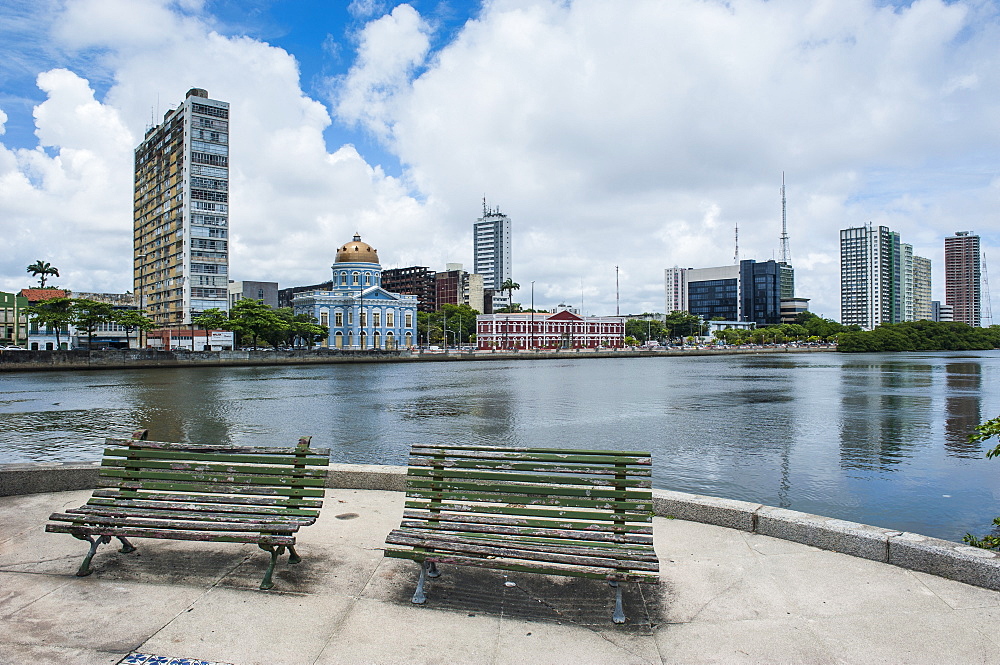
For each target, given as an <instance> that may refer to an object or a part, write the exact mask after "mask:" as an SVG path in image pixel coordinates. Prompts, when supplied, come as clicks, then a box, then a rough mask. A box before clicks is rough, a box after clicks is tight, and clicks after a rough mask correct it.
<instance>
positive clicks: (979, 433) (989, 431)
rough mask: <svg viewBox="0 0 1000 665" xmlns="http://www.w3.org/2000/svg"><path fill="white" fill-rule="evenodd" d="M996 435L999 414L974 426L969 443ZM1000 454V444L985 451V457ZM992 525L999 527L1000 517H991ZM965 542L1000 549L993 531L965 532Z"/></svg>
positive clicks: (999, 430) (999, 537)
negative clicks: (983, 534) (975, 534)
mask: <svg viewBox="0 0 1000 665" xmlns="http://www.w3.org/2000/svg"><path fill="white" fill-rule="evenodd" d="M993 437H996V438H997V439H998V440H1000V416H997V417H996V418H993V419H992V420H987V421H986V422H984V423H982V424H981V425H977V426H976V433H975V434H970V435H969V443H982V442H983V441H988V440H989V439H992V438H993ZM998 456H1000V444H997V446H996V447H995V448H993V449H991V450H987V451H986V457H987V458H990V459H991V458H993V457H998ZM993 524H994V526H997V527H1000V517H994V518H993ZM962 540H964V541H965V542H967V543H969V544H970V545H972V546H973V547H982V548H983V549H988V550H1000V535H997V534H995V533H992V534H987V535H985V536H983V537H982V538H976V537H975V536H973V535H972V534H971V533H967V534H965V537H964V538H962Z"/></svg>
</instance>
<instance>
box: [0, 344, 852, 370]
mask: <svg viewBox="0 0 1000 665" xmlns="http://www.w3.org/2000/svg"><path fill="white" fill-rule="evenodd" d="M835 350H836V348H834V347H782V346H777V347H747V348H731V349H696V348H689V349H670V350H662V351H651V350H639V349H625V350H611V349H602V350H600V351H593V350H590V349H586V350H576V349H566V350H558V351H542V350H538V351H448V352H445V351H416V350H414V351H409V350H406V351H379V350H373V351H343V350H338V349H310V350H298V351H156V350H152V349H128V350H125V349H122V350H105V351H87V350H85V349H81V350H74V351H4V352H0V373H2V372H39V371H52V370H89V369H142V368H151V367H248V366H257V365H261V366H267V365H328V364H337V363H402V362H463V361H470V360H552V359H567V358H661V357H688V356H718V355H756V354H761V353H822V352H829V351H835Z"/></svg>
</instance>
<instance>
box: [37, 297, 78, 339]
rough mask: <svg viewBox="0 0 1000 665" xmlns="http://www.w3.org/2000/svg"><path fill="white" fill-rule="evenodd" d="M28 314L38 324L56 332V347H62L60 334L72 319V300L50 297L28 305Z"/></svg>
mask: <svg viewBox="0 0 1000 665" xmlns="http://www.w3.org/2000/svg"><path fill="white" fill-rule="evenodd" d="M28 314H29V315H30V316H31V317H32V320H33V321H34V322H35V323H36V324H37V325H38V326H39V327H41V326H44V327H46V328H48V329H49V330H52V331H54V332H55V334H56V348H57V349H58V348H61V347H62V340H61V334H62V333H64V332H67V328H66V326H67V325H69V323H70V322H71V321H72V319H73V301H72V300H71V299H69V298H50V299H49V300H43V301H41V302H39V303H36V304H34V305H31V306H30V307H28Z"/></svg>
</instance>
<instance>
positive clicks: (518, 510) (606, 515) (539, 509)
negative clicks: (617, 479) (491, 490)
mask: <svg viewBox="0 0 1000 665" xmlns="http://www.w3.org/2000/svg"><path fill="white" fill-rule="evenodd" d="M411 495H412V494H411ZM573 503H581V502H576V501H574V502H573ZM586 503H587V505H585V506H569V505H566V502H565V501H562V502H558V501H553V502H551V505H550V506H546V505H543V504H540V503H538V501H537V500H536V501H535V502H532V503H530V504H525V503H523V502H522V503H521V504H518V505H516V506H513V505H510V504H500V503H456V502H449V503H442V502H440V501H435V500H433V499H430V500H426V499H425V500H409V501H406V502H405V503H404V504H403V505H404V507H406V508H413V509H416V510H429V511H446V512H451V513H469V514H481V515H519V516H523V517H540V518H545V519H564V518H577V519H587V520H592V521H602V520H603V521H618V522H624V523H625V524H640V523H649V522H652V520H653V518H652V515H651V513H650V511H651V510H652V504H630V503H626V502H618V503H617V504H610V503H607V502H593V501H590V502H586ZM528 506H531V507H528ZM601 509H603V510H601Z"/></svg>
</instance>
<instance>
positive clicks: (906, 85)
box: [344, 0, 1000, 317]
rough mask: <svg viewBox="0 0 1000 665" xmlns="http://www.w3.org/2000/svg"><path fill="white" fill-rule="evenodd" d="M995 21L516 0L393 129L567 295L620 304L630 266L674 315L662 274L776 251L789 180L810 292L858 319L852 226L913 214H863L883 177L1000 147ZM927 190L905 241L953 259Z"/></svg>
mask: <svg viewBox="0 0 1000 665" xmlns="http://www.w3.org/2000/svg"><path fill="white" fill-rule="evenodd" d="M981 11H989V9H988V8H987V9H983V8H982V7H978V6H975V5H972V4H971V3H962V2H956V3H951V4H945V3H943V2H940V1H939V0H921V1H918V2H914V3H913V4H912V5H911V6H910V7H907V8H901V9H894V8H891V7H878V6H875V5H874V4H873V3H871V2H869V1H867V0H846V1H844V0H841V1H838V2H832V1H827V0H816V1H813V2H791V1H785V2H762V1H760V0H738V1H733V2H726V3H722V2H702V1H695V0H679V1H678V2H671V3H663V2H658V1H655V0H647V1H642V0H637V1H635V2H629V3H614V4H610V3H606V2H601V1H599V0H577V1H575V2H571V3H566V2H557V1H555V0H553V1H552V2H544V1H533V2H529V1H514V0H510V1H505V0H497V1H496V2H492V3H489V4H487V5H486V7H485V9H484V12H483V14H482V15H481V16H480V17H479V19H478V20H475V21H471V22H469V23H468V24H467V25H466V26H465V28H464V30H462V31H461V33H460V34H459V35H458V36H457V37H456V39H455V40H454V41H453V42H452V43H450V44H448V45H447V46H445V47H444V48H443V49H442V50H441V51H440V52H439V53H437V54H435V56H434V58H433V59H432V60H431V61H430V64H429V65H428V67H427V70H426V71H425V72H423V73H422V74H421V75H420V76H419V77H418V78H416V79H415V80H413V81H412V83H411V84H410V85H409V86H408V87H402V88H401V87H398V86H396V89H397V92H396V93H395V94H394V95H393V96H392V97H391V98H390V99H388V100H387V99H384V98H382V99H379V106H378V112H379V114H380V115H379V117H378V121H379V123H380V126H382V127H389V128H391V129H392V131H391V132H379V135H380V136H382V137H383V138H384V140H385V141H386V144H387V145H388V146H390V147H391V148H392V149H393V150H394V151H395V152H396V153H397V154H398V155H399V157H400V159H401V161H402V162H403V163H404V164H407V165H408V166H409V167H410V170H409V172H408V175H409V177H410V178H412V181H413V182H414V183H415V185H416V186H417V187H418V188H419V190H420V191H422V192H425V193H429V194H433V195H434V196H436V197H438V198H440V199H441V200H444V201H447V202H449V203H450V204H451V205H452V206H453V207H457V206H458V205H459V204H462V203H464V202H465V201H470V200H471V199H472V197H473V196H476V195H479V194H480V193H486V194H487V196H488V197H489V198H490V199H491V200H495V201H497V202H499V203H500V204H501V206H502V207H503V208H504V210H505V212H509V213H511V214H512V216H513V218H514V223H515V236H516V239H515V256H514V262H515V277H517V278H519V279H520V280H521V281H522V282H524V281H525V280H527V279H528V278H529V277H531V278H536V279H537V280H538V281H539V282H543V281H544V282H545V283H546V284H548V285H549V286H550V287H551V289H552V290H554V291H556V290H558V289H559V288H560V286H561V285H565V288H566V290H567V292H568V295H567V297H572V293H573V292H575V291H576V290H577V288H576V286H575V285H576V284H577V283H578V282H579V280H580V279H581V278H583V279H584V280H586V281H587V282H588V284H591V285H592V286H593V287H594V288H595V289H598V290H600V291H601V292H602V293H603V294H604V295H603V297H601V298H598V299H597V300H596V301H595V302H594V305H595V307H597V306H598V305H601V306H603V308H604V310H605V311H606V310H607V308H608V306H609V303H610V302H611V300H610V298H611V296H612V295H613V286H612V285H611V284H610V283H609V281H608V275H609V274H611V272H610V271H611V268H610V267H611V266H614V265H621V266H628V268H629V279H628V281H627V283H626V282H623V288H624V289H625V291H626V292H627V293H628V296H627V298H628V301H629V302H630V303H631V309H636V310H640V309H655V310H657V311H658V310H660V309H662V307H663V305H662V297H661V296H660V295H659V293H660V292H661V291H662V271H663V268H664V267H667V266H672V265H674V264H678V265H689V266H704V265H724V264H727V263H730V262H731V261H732V258H733V255H734V250H735V248H734V238H733V236H734V226H735V225H736V224H737V223H738V224H739V226H740V254H741V257H743V258H757V259H758V260H767V259H770V258H776V254H777V251H778V249H779V247H778V245H779V243H778V238H779V235H780V232H781V226H780V220H781V216H780V215H781V208H780V198H779V186H780V178H781V172H782V171H783V170H785V171H787V172H788V183H789V184H788V199H789V206H790V208H789V214H788V219H789V225H790V228H789V230H790V234H791V246H792V253H793V258H795V257H796V256H802V257H811V259H810V260H809V269H810V270H809V271H807V270H806V269H805V268H806V266H805V265H803V266H801V270H800V284H802V285H803V288H802V289H800V295H803V296H806V297H813V298H814V303H815V305H816V306H817V309H818V310H819V311H821V312H822V313H824V314H826V315H828V316H834V317H839V311H838V310H839V291H838V286H837V284H838V274H837V263H838V261H837V258H836V257H837V251H838V235H837V231H838V229H840V228H846V227H847V226H850V225H858V224H862V223H864V222H867V221H869V220H874V221H875V222H876V223H878V222H879V221H880V220H882V221H885V220H886V219H887V218H888V216H889V211H891V210H893V209H896V208H899V207H900V205H901V201H902V200H901V199H900V200H895V197H893V198H892V199H890V200H872V201H869V202H868V203H867V204H865V203H858V202H857V201H855V198H856V197H858V196H859V195H864V194H865V187H866V180H865V175H864V174H865V173H866V172H868V171H869V170H876V169H880V170H890V171H892V172H893V174H894V177H895V176H896V175H898V172H900V171H903V172H907V171H911V170H919V171H925V172H933V170H934V169H937V168H940V164H941V163H942V162H948V161H951V160H961V159H963V158H964V155H966V154H967V153H969V152H970V151H980V150H995V149H996V148H997V147H998V145H997V143H998V136H1000V134H998V133H997V131H996V129H997V118H996V117H994V115H993V114H992V112H991V111H990V109H992V108H995V106H996V104H997V102H998V101H1000V99H998V97H1000V93H998V90H1000V87H997V85H996V83H997V81H996V78H997V74H996V71H997V65H998V64H1000V63H998V62H997V61H998V54H997V52H996V49H995V48H994V46H993V44H995V40H996V37H997V36H998V35H997V29H996V24H995V23H990V22H983V21H981V20H980V19H981V18H982V17H977V12H981ZM370 25H371V24H370ZM987 81H989V83H987ZM354 85H361V82H359V81H354V80H352V78H351V77H348V79H347V81H346V82H345V83H344V88H345V89H347V90H350V89H351V87H352V86H354ZM386 111H388V112H390V113H391V115H389V116H388V117H383V116H382V115H381V114H382V113H384V112H386ZM988 146H989V147H988ZM993 166H995V164H994V165H993ZM956 184H957V185H958V186H959V187H961V188H962V189H963V190H964V191H965V192H966V193H967V194H968V195H969V196H971V197H973V198H975V199H976V200H978V201H979V206H978V209H979V210H980V211H981V212H980V215H982V214H986V213H987V211H989V210H990V209H992V208H993V207H995V203H996V200H995V192H994V191H992V190H988V189H984V188H983V187H982V186H981V185H980V184H978V182H977V181H976V180H975V179H973V180H970V181H967V182H964V183H956ZM908 195H909V196H911V197H912V198H913V199H914V201H915V203H914V204H906V205H905V206H904V207H905V211H904V212H903V213H901V214H898V215H892V222H891V223H892V225H893V228H894V229H896V230H899V231H900V232H901V233H902V234H903V235H904V239H910V240H911V241H912V242H918V241H917V237H918V233H917V232H918V231H919V230H921V229H925V228H928V227H930V228H933V229H934V230H935V233H933V234H930V235H929V236H924V235H920V236H919V237H920V238H921V240H922V239H923V238H924V237H927V238H928V240H927V244H926V245H924V244H921V245H920V246H919V247H918V251H923V252H924V253H925V254H933V252H934V251H935V250H936V248H937V247H938V246H939V245H941V244H942V242H943V235H946V234H950V233H951V232H952V231H953V229H952V228H951V227H952V226H953V225H954V224H955V221H954V220H953V219H951V218H949V217H950V216H949V215H948V214H947V211H946V210H945V209H944V208H937V209H936V208H935V207H934V206H930V205H928V203H929V200H932V199H933V198H934V197H935V194H933V193H929V192H925V191H915V192H910V193H908ZM903 203H905V202H903ZM465 205H466V207H465V208H464V210H463V213H464V214H465V221H466V222H471V217H472V214H471V211H469V207H470V206H468V204H465ZM706 205H707V206H708V207H709V208H710V209H712V210H714V213H713V214H712V215H709V216H706V215H705V214H704V212H705V209H706ZM467 211H468V212H467ZM816 215H820V216H816ZM455 229H456V231H457V232H462V233H465V228H462V227H460V226H458V225H457V222H456V226H455ZM983 230H985V229H983ZM581 257H583V258H584V260H585V262H586V263H589V267H583V266H581ZM822 257H826V258H822ZM939 267H940V266H939ZM810 271H815V272H816V274H815V275H810V274H809V272H810ZM936 276H937V277H938V279H940V278H941V273H940V270H939V271H938V272H937V274H936ZM537 286H538V284H537V283H536V287H537Z"/></svg>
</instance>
